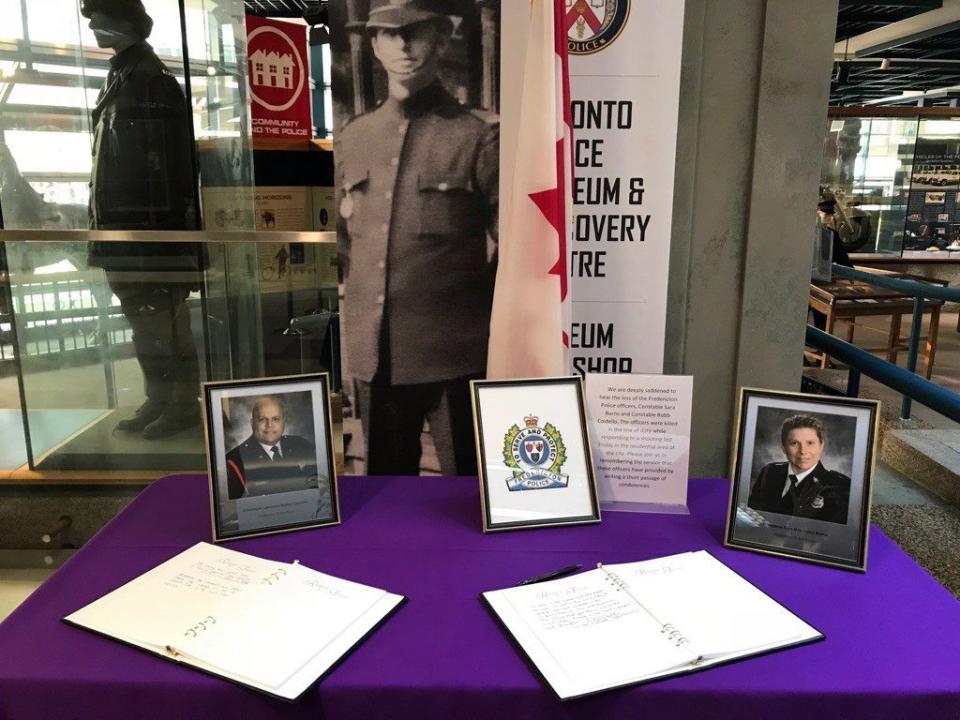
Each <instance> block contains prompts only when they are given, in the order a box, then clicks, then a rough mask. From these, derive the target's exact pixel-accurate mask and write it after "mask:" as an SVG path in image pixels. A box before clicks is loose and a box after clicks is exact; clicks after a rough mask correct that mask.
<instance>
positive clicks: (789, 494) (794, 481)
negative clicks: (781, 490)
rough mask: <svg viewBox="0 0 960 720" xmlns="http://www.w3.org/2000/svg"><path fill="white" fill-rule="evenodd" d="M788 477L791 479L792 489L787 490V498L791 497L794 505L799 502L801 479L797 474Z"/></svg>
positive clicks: (791, 502) (790, 499)
mask: <svg viewBox="0 0 960 720" xmlns="http://www.w3.org/2000/svg"><path fill="white" fill-rule="evenodd" d="M787 478H788V479H789V480H790V489H789V490H787V499H789V501H790V504H791V505H793V504H795V503H796V502H797V497H798V495H799V493H798V492H797V485H798V484H799V481H798V480H797V476H796V475H793V474H791V475H788V476H787Z"/></svg>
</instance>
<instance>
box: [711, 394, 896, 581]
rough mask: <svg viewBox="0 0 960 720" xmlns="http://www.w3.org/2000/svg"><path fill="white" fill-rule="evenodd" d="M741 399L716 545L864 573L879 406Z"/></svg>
mask: <svg viewBox="0 0 960 720" xmlns="http://www.w3.org/2000/svg"><path fill="white" fill-rule="evenodd" d="M740 392H741V394H740V409H739V414H738V421H737V435H736V438H735V457H734V464H733V470H732V473H731V475H732V488H731V492H730V504H729V509H728V513H727V527H726V533H725V536H724V544H725V545H727V546H728V547H735V548H739V549H743V550H753V551H754V552H761V553H766V554H770V555H780V556H783V557H790V558H794V559H797V560H806V561H808V562H815V563H820V564H823V565H833V566H836V567H842V568H847V569H852V570H860V571H864V570H865V569H866V562H867V538H868V531H869V526H870V496H871V485H872V477H873V471H874V463H875V458H876V448H877V439H876V436H877V424H878V422H877V419H878V416H879V412H880V411H879V403H878V402H877V401H875V400H863V399H858V398H841V397H824V396H822V395H805V394H801V393H790V392H780V391H773V390H759V389H754V388H742V389H741V391H740Z"/></svg>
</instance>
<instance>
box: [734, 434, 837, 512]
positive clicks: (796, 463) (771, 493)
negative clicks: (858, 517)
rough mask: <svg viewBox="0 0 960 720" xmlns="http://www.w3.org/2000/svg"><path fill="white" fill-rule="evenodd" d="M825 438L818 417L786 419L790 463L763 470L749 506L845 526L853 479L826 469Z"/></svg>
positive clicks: (785, 442)
mask: <svg viewBox="0 0 960 720" xmlns="http://www.w3.org/2000/svg"><path fill="white" fill-rule="evenodd" d="M823 435H824V428H823V423H822V422H820V420H818V419H817V418H815V417H812V416H810V415H794V416H793V417H790V418H787V419H786V420H785V421H784V423H783V426H782V427H781V428H780V444H781V446H782V447H783V452H784V454H786V456H787V462H776V463H769V464H768V465H765V466H764V467H763V469H762V470H761V471H760V474H759V475H758V476H757V479H756V480H755V481H754V483H753V486H752V487H751V488H750V497H749V498H748V500H747V505H748V506H749V507H751V508H753V509H754V510H760V511H762V512H775V513H781V514H783V515H793V516H795V517H803V518H811V519H813V520H823V521H825V522H833V523H840V524H846V522H847V507H848V505H849V503H850V478H848V477H847V476H846V475H844V474H843V473H839V472H836V471H834V470H827V469H826V468H824V467H823V464H822V463H821V462H820V457H821V455H822V454H823V444H824V441H823Z"/></svg>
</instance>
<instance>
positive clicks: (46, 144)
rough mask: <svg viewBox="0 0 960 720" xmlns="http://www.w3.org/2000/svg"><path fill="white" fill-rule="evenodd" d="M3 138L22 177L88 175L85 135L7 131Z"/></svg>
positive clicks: (87, 147)
mask: <svg viewBox="0 0 960 720" xmlns="http://www.w3.org/2000/svg"><path fill="white" fill-rule="evenodd" d="M5 137H6V142H7V146H8V147H9V148H10V151H11V152H12V153H13V155H14V157H16V158H19V163H18V165H19V167H20V172H22V173H26V174H32V173H57V174H78V175H82V176H85V177H89V175H90V136H89V135H88V134H87V133H69V132H39V131H30V130H8V131H7V132H6V133H5Z"/></svg>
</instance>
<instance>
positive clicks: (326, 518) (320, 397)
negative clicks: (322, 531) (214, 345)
mask: <svg viewBox="0 0 960 720" xmlns="http://www.w3.org/2000/svg"><path fill="white" fill-rule="evenodd" d="M202 393H203V397H202V400H203V403H202V405H203V427H204V434H205V446H206V452H207V478H208V486H209V494H210V521H211V526H212V532H213V541H214V542H224V541H228V540H238V539H241V538H248V537H257V536H260V535H272V534H275V533H281V532H289V531H292V530H304V529H309V528H317V527H327V526H330V525H338V524H339V523H340V521H341V519H340V495H339V491H338V485H337V472H336V467H335V456H334V444H333V422H332V417H333V416H332V412H331V404H330V379H329V375H328V374H327V373H316V374H310V375H291V376H285V377H272V378H256V379H246V380H226V381H217V382H207V383H203V385H202ZM261 401H273V403H274V404H275V405H276V406H277V407H279V408H280V411H281V412H280V431H279V438H278V439H277V440H272V439H269V438H267V436H266V435H262V434H261V433H266V432H269V433H273V434H274V435H275V434H276V432H277V431H276V423H277V419H276V416H274V418H273V419H272V420H268V419H266V418H262V421H263V422H264V423H267V424H268V425H269V427H268V428H267V427H266V426H265V428H266V429H263V430H260V429H258V428H257V427H256V425H257V421H255V420H254V419H253V416H254V415H255V414H256V413H257V412H260V411H264V410H263V406H261V405H260V404H259V403H260V402H261ZM231 404H234V407H231ZM266 408H267V410H268V411H273V412H276V410H275V408H274V406H273V405H267V406H266ZM264 412H266V411H264ZM245 418H247V422H249V423H250V426H249V427H248V428H245V427H244V426H243V421H244V419H245ZM235 425H236V426H235ZM291 425H293V427H294V428H296V429H297V431H298V432H297V433H292V432H291V433H287V432H285V430H286V429H289V428H290V427H291ZM303 432H305V433H306V434H308V435H309V438H305V437H302V436H301V435H300V434H299V433H303ZM238 438H246V439H245V440H242V441H241V440H238ZM271 443H273V444H276V445H278V446H279V447H278V451H279V456H278V457H277V458H274V459H273V460H271V459H270V456H269V455H268V454H267V451H266V449H267V446H268V445H270V444H271Z"/></svg>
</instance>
